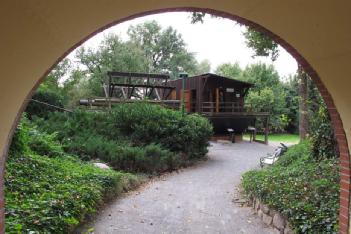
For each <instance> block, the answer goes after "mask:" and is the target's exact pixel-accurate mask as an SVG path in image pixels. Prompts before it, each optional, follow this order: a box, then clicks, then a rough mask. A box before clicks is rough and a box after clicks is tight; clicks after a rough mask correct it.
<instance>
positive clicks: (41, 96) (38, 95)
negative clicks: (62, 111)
mask: <svg viewBox="0 0 351 234" xmlns="http://www.w3.org/2000/svg"><path fill="white" fill-rule="evenodd" d="M32 99H34V100H37V101H40V102H44V103H48V104H50V105H53V106H57V107H60V108H63V100H62V98H61V96H60V95H59V94H57V93H55V92H52V91H48V90H45V91H44V90H40V89H39V90H37V91H36V92H35V93H34V94H33V97H32ZM54 111H58V109H56V108H54V107H51V106H48V105H44V104H41V103H38V102H35V101H30V102H29V103H28V106H27V108H26V110H25V112H26V113H27V116H28V118H29V119H32V117H33V116H37V117H41V118H47V116H48V114H49V113H50V112H54Z"/></svg>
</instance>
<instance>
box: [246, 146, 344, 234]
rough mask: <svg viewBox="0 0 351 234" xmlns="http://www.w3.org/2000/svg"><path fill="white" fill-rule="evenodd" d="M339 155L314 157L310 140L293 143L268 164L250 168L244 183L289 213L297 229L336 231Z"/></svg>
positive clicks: (249, 189) (269, 203) (301, 231)
mask: <svg viewBox="0 0 351 234" xmlns="http://www.w3.org/2000/svg"><path fill="white" fill-rule="evenodd" d="M337 165H338V163H337V161H336V159H323V160H320V161H315V160H314V159H313V157H312V155H311V148H310V144H309V143H308V142H302V143H300V144H298V145H296V146H292V147H291V148H290V149H289V150H288V151H287V153H286V154H284V155H283V156H282V157H281V158H280V159H279V161H278V162H277V163H276V164H275V165H274V166H271V167H269V168H266V169H263V170H259V171H257V170H254V171H250V172H247V173H246V174H244V176H243V181H242V182H243V187H244V190H245V191H246V193H247V194H248V195H250V196H255V197H257V198H259V199H261V200H262V201H263V203H265V204H267V205H268V206H270V207H272V208H274V209H276V210H278V211H280V212H281V213H282V214H284V215H286V216H287V217H288V219H289V222H290V223H291V225H292V227H293V228H294V229H295V231H297V232H298V233H337V232H338V210H339V173H338V166H337Z"/></svg>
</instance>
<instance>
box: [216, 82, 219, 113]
mask: <svg viewBox="0 0 351 234" xmlns="http://www.w3.org/2000/svg"><path fill="white" fill-rule="evenodd" d="M216 112H217V113H218V112H219V88H216Z"/></svg>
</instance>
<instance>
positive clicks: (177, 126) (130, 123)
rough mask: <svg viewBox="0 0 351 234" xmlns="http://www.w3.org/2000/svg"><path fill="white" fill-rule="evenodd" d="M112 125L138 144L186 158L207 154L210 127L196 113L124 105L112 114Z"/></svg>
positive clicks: (143, 105)
mask: <svg viewBox="0 0 351 234" xmlns="http://www.w3.org/2000/svg"><path fill="white" fill-rule="evenodd" d="M112 118H113V122H114V123H115V124H116V127H117V128H119V129H120V131H121V133H122V134H124V135H126V136H129V137H130V139H131V140H132V141H133V142H134V143H135V144H138V145H145V144H150V143H157V144H161V145H162V146H164V147H166V148H167V149H169V150H171V151H173V152H182V153H185V154H187V155H188V156H189V158H201V157H203V156H204V155H205V154H206V153H207V146H208V141H209V138H210V137H211V135H212V134H213V132H212V126H211V124H210V123H209V122H208V120H207V119H206V118H203V117H201V116H199V115H197V114H193V115H185V116H183V115H182V113H181V112H180V111H174V110H170V109H166V108H163V107H161V106H159V105H150V104H146V103H134V104H124V105H119V106H117V107H116V108H115V109H114V110H113V111H112Z"/></svg>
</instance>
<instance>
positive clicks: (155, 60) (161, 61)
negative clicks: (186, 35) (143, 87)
mask: <svg viewBox="0 0 351 234" xmlns="http://www.w3.org/2000/svg"><path fill="white" fill-rule="evenodd" d="M128 36H129V38H130V42H131V43H133V44H135V45H137V46H138V47H139V48H141V50H142V51H143V53H144V56H145V57H146V58H147V59H148V62H149V67H148V72H156V73H159V72H162V73H171V74H172V76H174V77H177V75H178V74H179V73H180V72H187V73H190V74H193V73H194V71H195V70H196V65H197V62H196V59H195V57H194V55H193V54H192V53H189V52H188V51H187V50H186V46H185V42H184V40H183V38H182V36H181V34H179V33H178V32H177V31H176V30H175V29H173V28H172V27H167V28H166V29H162V27H161V25H159V24H158V23H157V22H156V21H154V20H153V21H147V22H145V23H142V24H138V25H136V26H130V27H129V28H128Z"/></svg>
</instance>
